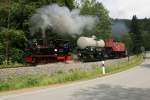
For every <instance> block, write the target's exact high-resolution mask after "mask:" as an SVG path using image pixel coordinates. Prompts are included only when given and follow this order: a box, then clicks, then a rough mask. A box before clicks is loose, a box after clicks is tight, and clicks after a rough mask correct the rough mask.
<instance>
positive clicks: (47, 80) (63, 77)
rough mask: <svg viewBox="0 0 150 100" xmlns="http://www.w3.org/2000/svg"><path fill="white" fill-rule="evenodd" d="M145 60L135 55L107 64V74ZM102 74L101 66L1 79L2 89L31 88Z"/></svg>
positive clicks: (0, 87) (0, 85)
mask: <svg viewBox="0 0 150 100" xmlns="http://www.w3.org/2000/svg"><path fill="white" fill-rule="evenodd" d="M143 61H144V59H143V55H139V56H135V57H134V58H132V59H131V60H130V61H129V62H127V61H125V62H122V63H117V64H112V65H110V66H106V75H109V74H113V73H117V72H121V71H124V70H127V69H129V68H132V67H134V66H136V65H138V64H140V63H142V62H143ZM98 76H103V75H102V70H101V68H100V67H98V66H97V67H93V69H91V70H83V69H76V70H70V71H68V72H63V71H59V72H57V73H55V74H53V75H51V76H48V75H38V76H21V77H12V78H7V79H1V80H0V91H8V90H16V89H21V88H30V87H38V86H47V85H51V84H60V83H66V82H71V81H76V80H81V79H89V78H94V77H98Z"/></svg>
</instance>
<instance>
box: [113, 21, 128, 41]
mask: <svg viewBox="0 0 150 100" xmlns="http://www.w3.org/2000/svg"><path fill="white" fill-rule="evenodd" d="M127 32H129V28H128V27H127V25H126V22H125V21H124V20H114V21H113V25H112V35H113V37H116V38H120V37H121V36H122V35H123V34H125V33H127Z"/></svg>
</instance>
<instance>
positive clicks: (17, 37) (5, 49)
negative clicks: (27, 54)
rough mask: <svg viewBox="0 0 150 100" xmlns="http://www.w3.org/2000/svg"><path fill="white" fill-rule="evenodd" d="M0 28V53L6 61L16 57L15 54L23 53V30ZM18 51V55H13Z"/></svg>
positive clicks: (24, 39) (24, 38)
mask: <svg viewBox="0 0 150 100" xmlns="http://www.w3.org/2000/svg"><path fill="white" fill-rule="evenodd" d="M0 30H1V31H0V43H1V44H0V51H1V53H0V55H1V56H3V57H4V58H5V60H6V62H8V61H10V60H11V58H12V57H13V58H18V57H17V56H19V57H20V55H23V49H24V47H25V45H26V42H27V39H26V37H25V35H24V32H23V31H20V30H15V29H8V28H0ZM21 51H22V52H21ZM18 52H19V53H20V55H16V57H14V55H15V54H17V53H18ZM19 53H18V54H19ZM14 61H15V60H14ZM17 61H19V59H17Z"/></svg>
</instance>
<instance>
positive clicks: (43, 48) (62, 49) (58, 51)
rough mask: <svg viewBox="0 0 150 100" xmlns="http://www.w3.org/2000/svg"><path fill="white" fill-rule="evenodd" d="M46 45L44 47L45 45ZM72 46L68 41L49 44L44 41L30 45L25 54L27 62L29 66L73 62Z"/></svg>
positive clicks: (52, 41)
mask: <svg viewBox="0 0 150 100" xmlns="http://www.w3.org/2000/svg"><path fill="white" fill-rule="evenodd" d="M43 44H44V45H43ZM71 48H72V47H71V44H70V43H69V41H67V40H62V39H57V40H50V41H49V42H48V43H47V44H45V43H44V41H43V40H40V41H32V43H29V45H28V47H27V48H26V50H25V52H26V55H25V62H26V63H29V64H37V63H52V62H58V61H62V62H65V61H67V60H71V56H70V54H69V53H70V52H71Z"/></svg>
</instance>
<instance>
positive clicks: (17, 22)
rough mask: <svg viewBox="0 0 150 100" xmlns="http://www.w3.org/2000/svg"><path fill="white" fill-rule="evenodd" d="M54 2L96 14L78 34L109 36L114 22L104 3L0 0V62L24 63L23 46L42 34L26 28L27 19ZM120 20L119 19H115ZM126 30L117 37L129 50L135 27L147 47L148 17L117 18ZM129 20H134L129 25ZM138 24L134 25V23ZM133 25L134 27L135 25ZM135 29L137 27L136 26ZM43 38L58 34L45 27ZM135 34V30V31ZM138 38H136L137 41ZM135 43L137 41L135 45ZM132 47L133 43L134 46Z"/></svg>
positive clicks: (81, 11)
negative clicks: (88, 28) (92, 24)
mask: <svg viewBox="0 0 150 100" xmlns="http://www.w3.org/2000/svg"><path fill="white" fill-rule="evenodd" d="M51 4H58V5H59V6H66V7H67V8H68V9H69V10H70V11H72V10H73V9H79V10H80V15H87V16H89V15H91V16H96V17H97V18H98V20H99V21H98V22H97V23H96V25H95V27H94V28H93V29H92V30H87V29H84V30H83V32H82V34H77V35H76V37H78V36H82V35H84V36H92V35H95V36H96V37H97V39H105V38H109V37H113V35H112V26H113V25H114V24H115V23H113V21H114V20H115V19H112V18H111V17H110V16H109V11H108V10H107V9H106V8H105V7H104V5H103V4H102V3H100V2H97V1H96V0H81V2H80V3H79V2H77V1H76V0H0V64H1V65H5V64H6V65H7V64H14V63H24V62H23V56H24V53H25V52H24V50H25V47H26V46H27V44H28V42H29V41H30V40H31V39H34V38H42V34H40V32H41V31H40V32H39V34H38V35H37V34H34V35H32V33H31V31H30V24H31V23H30V19H31V17H32V16H33V15H34V14H35V13H36V12H37V9H39V8H41V7H44V6H47V5H51ZM118 20H120V19H118ZM120 21H122V22H123V23H124V24H125V25H126V26H127V27H128V29H129V30H131V31H127V32H125V33H124V34H123V35H122V36H121V37H120V38H119V39H118V38H117V39H118V40H119V41H123V42H125V43H126V45H127V47H128V49H129V51H131V52H132V51H133V50H134V48H133V47H134V42H135V41H133V40H134V38H135V37H136V35H132V34H130V33H134V32H135V31H134V30H135V29H136V28H137V27H138V30H139V31H138V32H137V33H140V34H141V36H140V39H141V41H142V43H141V44H140V46H144V47H145V48H146V50H150V45H149V44H148V41H149V40H150V34H149V32H150V19H149V18H145V19H137V18H135V20H134V17H133V19H132V20H120ZM132 23H135V24H133V25H132ZM137 24H138V25H137ZM135 27H136V28H135ZM136 30H137V29H136ZM46 33H47V38H60V37H61V38H62V35H59V32H55V31H51V30H50V29H47V30H46ZM135 34H136V32H135ZM68 37H69V39H70V40H73V41H75V40H76V38H74V37H70V36H68V35H65V36H64V38H67V39H68ZM141 41H140V42H141ZM138 46H139V45H138ZM135 47H136V46H135Z"/></svg>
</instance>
